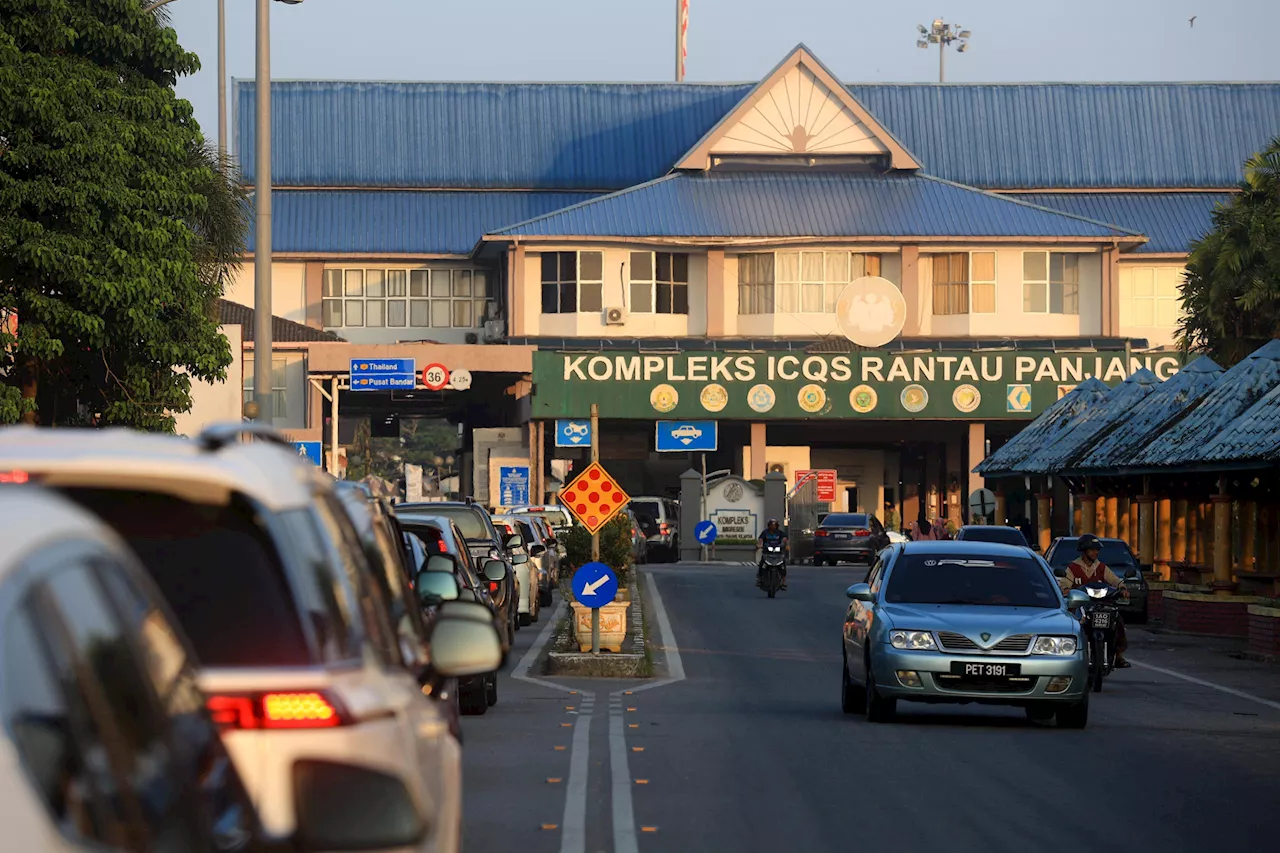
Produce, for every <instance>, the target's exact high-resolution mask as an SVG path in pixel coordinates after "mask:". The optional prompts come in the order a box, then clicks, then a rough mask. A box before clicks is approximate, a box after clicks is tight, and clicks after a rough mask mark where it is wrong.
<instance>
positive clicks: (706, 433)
mask: <svg viewBox="0 0 1280 853" xmlns="http://www.w3.org/2000/svg"><path fill="white" fill-rule="evenodd" d="M657 430H658V437H657V441H656V442H655V445H654V447H655V449H657V450H658V451H659V452H667V453H672V452H683V451H685V450H715V449H716V439H717V435H716V422H715V421H658V426H657Z"/></svg>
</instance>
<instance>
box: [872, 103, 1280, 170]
mask: <svg viewBox="0 0 1280 853" xmlns="http://www.w3.org/2000/svg"><path fill="white" fill-rule="evenodd" d="M848 88H849V91H851V92H852V93H853V95H854V97H856V98H857V99H858V101H859V102H860V103H861V104H862V105H863V106H865V107H866V108H867V109H869V110H870V111H871V112H872V113H874V114H875V116H876V118H877V119H879V121H880V122H881V123H882V124H884V125H885V127H888V128H889V129H890V130H892V131H893V132H894V133H895V134H896V135H897V137H898V138H899V139H901V140H902V143H903V144H904V145H906V146H907V147H908V148H909V149H910V150H911V151H912V153H914V154H915V155H916V156H917V157H919V158H920V161H921V162H922V163H923V164H924V167H925V168H926V169H928V170H929V172H930V173H931V174H934V175H942V176H944V177H946V178H948V179H950V180H953V181H957V182H959V183H963V184H970V185H972V186H977V187H990V188H1001V189H1052V188H1059V187H1062V188H1072V189H1078V188H1086V187H1097V188H1122V187H1123V188H1129V187H1169V188H1172V187H1222V188H1227V187H1233V186H1235V184H1236V183H1237V182H1238V181H1239V180H1240V177H1241V166H1242V164H1243V163H1244V161H1245V159H1247V158H1248V157H1249V156H1250V155H1251V154H1253V153H1255V152H1257V151H1258V150H1260V149H1261V148H1263V147H1264V146H1265V145H1266V144H1267V142H1269V141H1270V140H1271V138H1272V137H1273V136H1275V134H1276V130H1277V118H1276V117H1277V115H1280V84H1277V83H1101V84H1099V83H1037V84H975V85H970V84H962V85H956V84H952V83H948V84H928V85H920V84H889V85H861V84H858V85H849V87H848Z"/></svg>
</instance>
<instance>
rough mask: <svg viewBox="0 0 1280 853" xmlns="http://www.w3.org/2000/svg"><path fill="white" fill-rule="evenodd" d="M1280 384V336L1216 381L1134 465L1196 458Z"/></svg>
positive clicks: (1130, 462)
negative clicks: (1212, 441) (1279, 338)
mask: <svg viewBox="0 0 1280 853" xmlns="http://www.w3.org/2000/svg"><path fill="white" fill-rule="evenodd" d="M1277 385H1280V340H1273V341H1271V342H1270V343H1267V344H1264V345H1263V346H1261V347H1259V348H1258V349H1257V350H1255V351H1254V352H1253V353H1251V354H1250V355H1248V356H1247V357H1246V358H1245V359H1244V360H1243V361H1241V362H1240V363H1239V364H1237V365H1236V366H1235V367H1233V368H1231V369H1230V370H1228V371H1227V372H1226V373H1224V374H1222V376H1221V377H1220V378H1219V379H1218V381H1217V382H1216V383H1214V385H1213V387H1212V388H1211V389H1209V393H1207V394H1205V395H1203V396H1202V397H1201V398H1200V399H1199V400H1198V401H1197V402H1195V403H1194V404H1193V405H1192V406H1191V407H1190V408H1189V409H1187V410H1185V411H1186V414H1185V415H1184V416H1183V417H1182V418H1180V419H1178V420H1177V421H1175V422H1173V423H1172V424H1171V425H1170V426H1169V427H1168V428H1166V429H1165V430H1163V431H1162V432H1161V433H1160V434H1159V435H1158V436H1156V437H1155V439H1153V440H1152V442H1151V443H1150V444H1148V445H1147V446H1146V447H1145V448H1143V449H1142V450H1141V451H1139V452H1138V453H1135V454H1134V455H1133V456H1132V458H1131V459H1130V460H1128V463H1127V464H1128V467H1132V468H1162V467H1169V466H1174V465H1182V464H1187V463H1192V462H1195V461H1196V454H1197V452H1198V451H1199V450H1200V449H1201V448H1202V447H1204V446H1205V445H1206V444H1208V443H1209V442H1210V441H1211V440H1212V439H1213V438H1214V437H1215V436H1217V435H1218V433H1220V432H1222V431H1223V430H1224V429H1226V427H1227V426H1228V425H1229V424H1230V423H1231V422H1232V421H1234V420H1235V419H1236V418H1238V417H1240V415H1242V414H1244V412H1245V411H1247V410H1248V408H1249V407H1250V406H1252V405H1253V404H1254V403H1256V402H1257V401H1258V400H1259V399H1261V398H1262V397H1263V396H1265V395H1266V394H1267V393H1268V392H1269V391H1271V390H1272V389H1273V388H1275V387H1276V386H1277Z"/></svg>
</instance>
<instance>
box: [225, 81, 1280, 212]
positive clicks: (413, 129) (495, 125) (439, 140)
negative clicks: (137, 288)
mask: <svg viewBox="0 0 1280 853" xmlns="http://www.w3.org/2000/svg"><path fill="white" fill-rule="evenodd" d="M753 85H754V84H751V83H737V84H724V85H698V84H690V83H679V84H677V83H554V84H548V83H342V82H316V81H302V82H276V83H273V84H272V129H273V133H274V140H275V146H274V155H273V163H272V167H273V173H274V174H273V178H274V181H275V183H276V184H277V185H290V186H317V187H353V186H364V187H413V188H426V189H431V188H437V187H459V188H477V189H479V188H535V189H584V190H610V189H621V188H623V187H627V186H632V185H634V184H638V183H642V182H644V181H648V180H652V179H654V178H657V177H659V176H661V175H663V174H665V173H666V172H667V171H669V170H670V169H671V168H672V167H673V166H674V165H675V163H676V162H677V160H678V158H679V157H680V155H681V154H683V153H684V152H685V151H687V150H688V149H689V148H691V147H692V146H693V145H694V144H695V143H696V142H697V141H698V140H699V139H701V138H702V136H703V135H704V134H705V133H706V132H707V131H708V130H709V129H710V128H711V127H712V126H714V125H715V124H716V123H717V122H718V121H720V120H721V118H722V117H723V116H724V115H725V114H726V113H728V112H729V111H730V110H731V109H732V108H733V107H734V106H736V105H737V104H738V102H739V101H740V100H741V99H742V98H743V97H744V96H745V95H746V94H747V92H749V91H750V90H751V88H752V86H753ZM848 89H849V91H850V92H851V93H852V94H853V96H854V97H855V98H857V99H858V100H859V102H860V103H862V105H863V106H865V107H866V108H867V109H868V110H869V111H870V112H871V113H872V114H874V115H875V117H876V119H877V120H878V121H879V122H880V123H881V124H882V125H883V126H884V127H885V128H886V129H887V130H888V131H889V132H890V133H892V134H893V135H894V136H895V137H896V138H897V139H898V140H899V141H900V142H901V143H902V144H903V145H904V146H905V147H906V148H907V149H909V150H910V151H911V152H912V153H913V154H914V155H915V156H916V157H917V158H918V159H919V160H920V162H921V163H923V164H924V167H925V169H927V170H928V171H929V172H930V173H931V174H934V175H939V176H941V177H943V178H946V179H948V180H952V181H956V182H958V183H964V184H970V185H973V186H980V187H988V188H1000V189H1053V188H1072V189H1079V188H1099V189H1106V188H1140V187H1161V188H1173V187H1196V188H1231V187H1234V186H1235V184H1236V183H1237V182H1238V181H1239V179H1240V168H1241V164H1242V163H1243V162H1244V160H1245V159H1246V158H1247V157H1248V156H1249V155H1250V154H1252V153H1254V152H1256V151H1258V150H1260V149H1261V148H1262V147H1263V146H1265V145H1266V144H1267V142H1268V141H1269V140H1270V139H1271V138H1272V137H1273V136H1274V135H1275V133H1276V129H1277V128H1276V116H1277V115H1278V114H1280V84H1276V83H1134V84H1110V83H1108V84H1093V83H1050V84H1008V85H992V84H981V85H970V84H943V85H939V84H855V85H849V86H848ZM234 96H235V99H236V103H235V108H234V114H235V119H236V151H237V152H238V154H239V156H240V165H241V168H242V170H243V172H244V175H245V177H246V179H247V180H248V181H249V182H250V183H252V181H253V176H254V173H255V169H254V165H255V164H254V159H253V123H254V100H255V99H254V84H253V81H251V80H237V81H235V84H234ZM1118 224H1119V223H1118Z"/></svg>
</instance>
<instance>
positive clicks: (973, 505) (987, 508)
mask: <svg viewBox="0 0 1280 853" xmlns="http://www.w3.org/2000/svg"><path fill="white" fill-rule="evenodd" d="M995 511H996V496H995V494H994V493H993V492H992V491H991V490H990V489H978V490H976V491H975V492H974V493H973V494H971V495H969V517H970V518H990V517H991V516H992V515H993V514H994V513H995Z"/></svg>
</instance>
